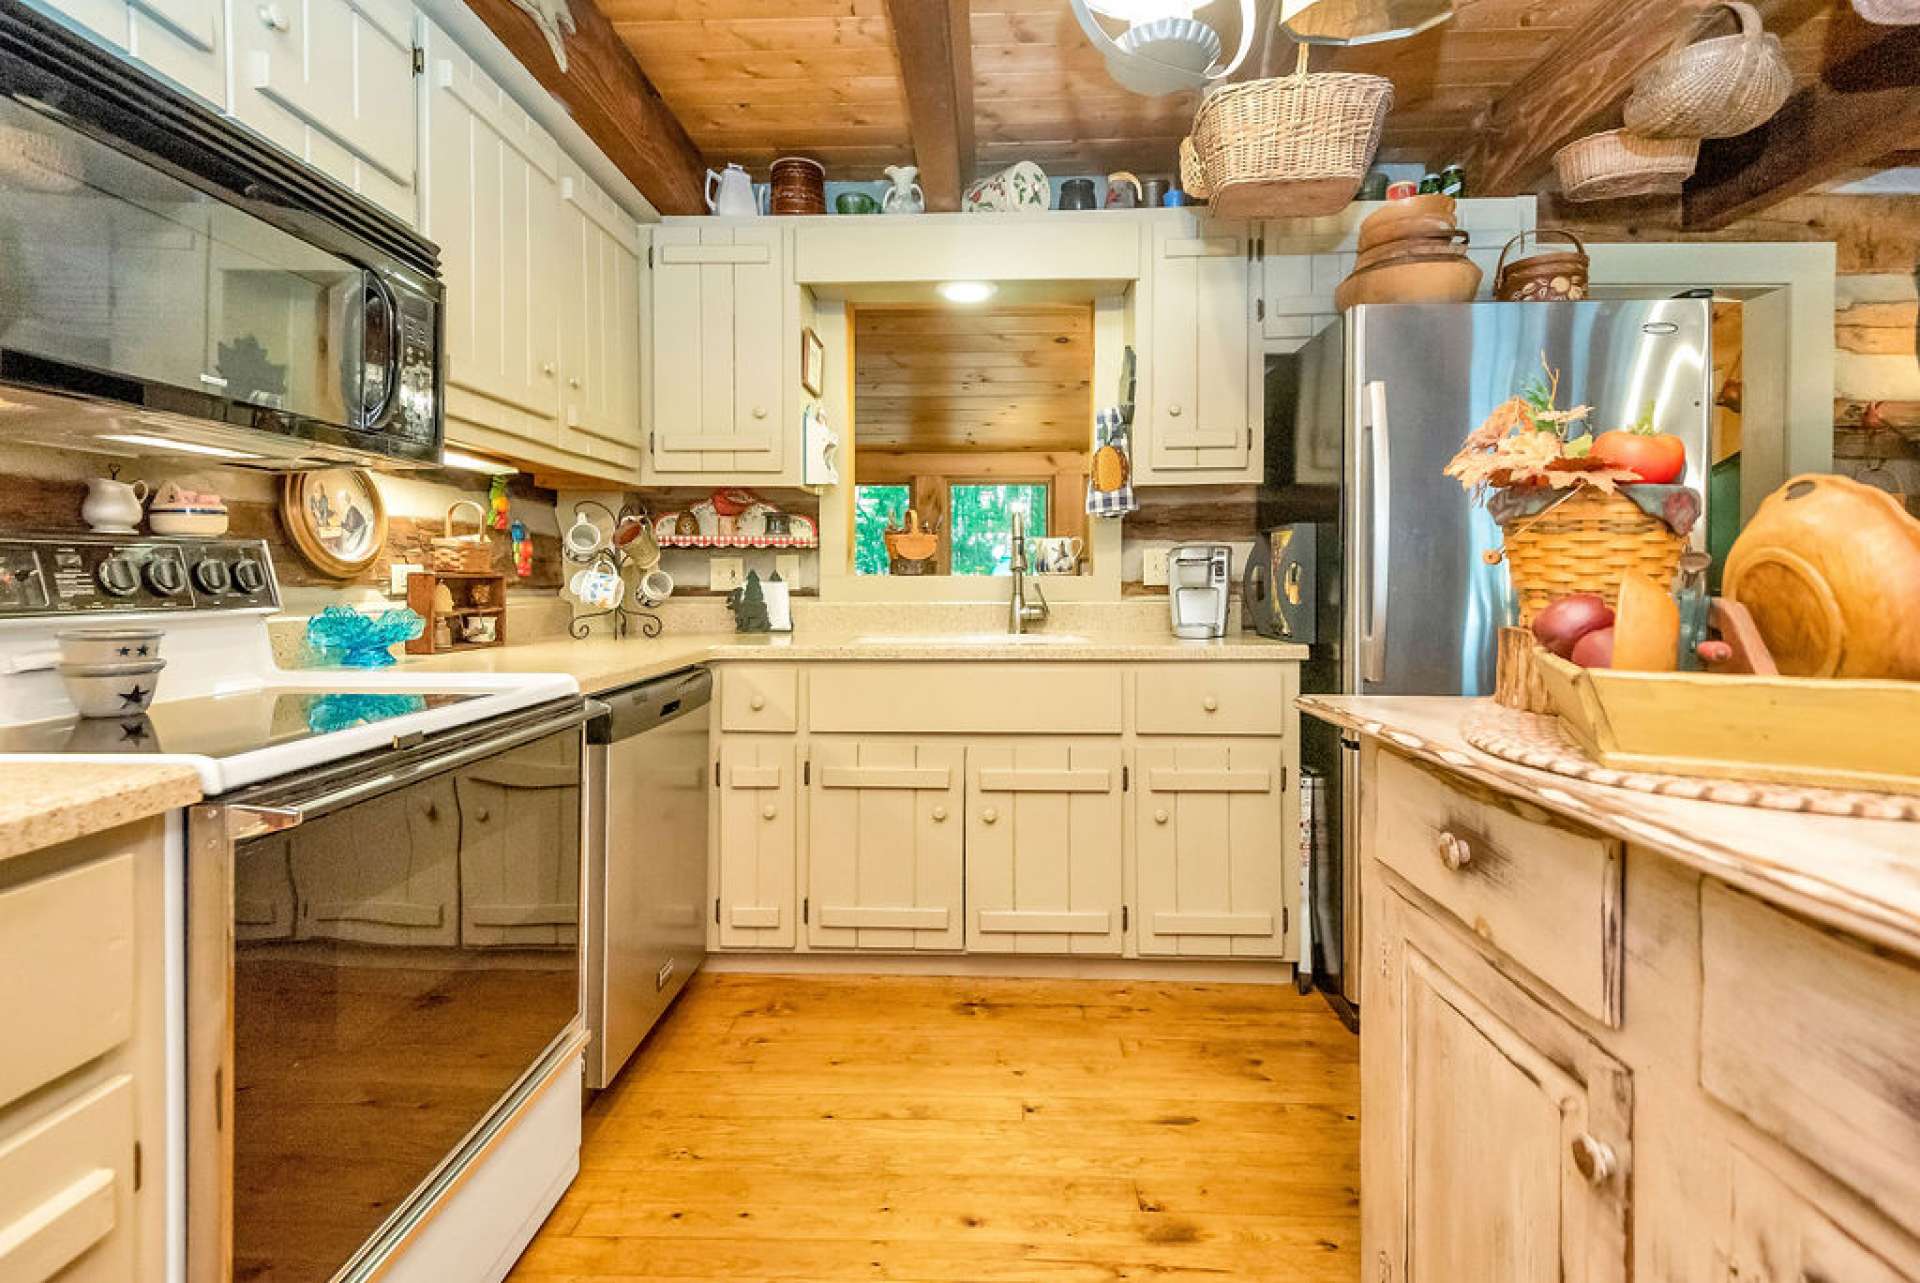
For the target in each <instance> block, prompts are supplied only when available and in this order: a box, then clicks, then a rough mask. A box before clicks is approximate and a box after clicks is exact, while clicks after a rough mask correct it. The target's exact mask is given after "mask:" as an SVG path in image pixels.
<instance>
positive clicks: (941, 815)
mask: <svg viewBox="0 0 1920 1283" xmlns="http://www.w3.org/2000/svg"><path fill="white" fill-rule="evenodd" d="M946 818H947V808H946V807H944V806H936V807H934V808H933V822H934V823H935V824H941V823H944V822H945V821H946Z"/></svg>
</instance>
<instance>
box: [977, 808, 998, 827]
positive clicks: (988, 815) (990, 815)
mask: <svg viewBox="0 0 1920 1283" xmlns="http://www.w3.org/2000/svg"><path fill="white" fill-rule="evenodd" d="M999 818H1000V812H998V811H996V810H994V809H993V808H992V807H988V808H987V809H986V810H984V811H982V812H980V822H981V823H982V824H992V823H994V822H995V821H997V820H998V819H999Z"/></svg>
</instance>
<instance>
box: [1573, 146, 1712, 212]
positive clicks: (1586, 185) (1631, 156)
mask: <svg viewBox="0 0 1920 1283" xmlns="http://www.w3.org/2000/svg"><path fill="white" fill-rule="evenodd" d="M1699 163H1700V140H1699V139H1698V138H1679V139H1674V138H1642V137H1640V136H1639V135H1638V134H1633V133H1629V132H1628V131H1626V130H1624V129H1609V130H1607V131H1606V132H1605V133H1601V134H1589V135H1587V136H1586V137H1585V138H1579V139H1575V140H1574V141H1573V142H1570V143H1568V144H1567V145H1566V146H1565V147H1562V148H1561V149H1560V150H1559V151H1557V152H1555V153H1554V157H1553V168H1554V171H1555V172H1556V173H1557V174H1559V176H1560V191H1561V193H1562V194H1563V195H1564V196H1566V198H1567V199H1568V200H1571V201H1588V200H1618V199H1620V198H1621V197H1625V196H1654V195H1659V194H1663V193H1665V194H1672V193H1675V192H1678V191H1679V190H1680V188H1681V187H1682V186H1684V185H1685V183H1686V181H1687V179H1689V178H1691V177H1692V176H1693V170H1694V166H1696V165H1697V164H1699Z"/></svg>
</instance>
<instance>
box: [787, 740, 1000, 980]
mask: <svg viewBox="0 0 1920 1283" xmlns="http://www.w3.org/2000/svg"><path fill="white" fill-rule="evenodd" d="M963 758H964V750H963V748H962V747H961V745H959V744H958V743H953V742H946V743H932V744H923V743H915V742H913V741H911V740H905V739H856V738H848V737H842V736H822V737H820V738H818V739H816V740H814V741H813V750H812V762H811V764H810V765H809V768H808V770H809V773H810V774H811V777H812V786H811V788H810V789H809V791H808V798H807V800H808V806H809V815H808V831H807V862H808V877H807V887H808V898H809V905H808V914H809V917H808V922H809V926H808V931H807V943H808V944H809V945H812V946H813V947H815V948H821V949H894V950H903V949H959V948H960V947H961V946H962V945H963V944H964V943H965V941H966V931H965V923H964V921H963V919H962V914H963V905H962V898H963V891H964V888H963V886H962V882H963V876H964V875H963V873H962V859H963V856H962V842H963V835H964V833H965V831H966V823H965V818H964V816H963V815H962V814H961V808H962V806H963V805H964V798H965V792H964V790H963V788H962V779H961V775H962V767H963Z"/></svg>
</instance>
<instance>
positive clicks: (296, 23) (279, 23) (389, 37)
mask: <svg viewBox="0 0 1920 1283" xmlns="http://www.w3.org/2000/svg"><path fill="white" fill-rule="evenodd" d="M233 16H234V29H233V32H232V38H233V71H234V76H233V80H234V89H233V92H234V102H233V105H232V109H233V114H234V115H235V116H237V117H239V119H240V120H242V121H243V122H245V123H246V124H248V125H251V126H253V127H254V128H255V129H257V130H259V131H260V132H261V133H263V134H265V135H266V136H267V137H268V138H270V139H272V140H273V141H274V142H276V143H278V144H279V145H280V146H282V147H284V148H286V149H287V150H288V151H290V152H292V153H293V154H294V155H296V156H298V157H300V158H301V159H303V160H305V161H306V162H307V163H308V164H311V165H313V166H314V167H315V168H317V169H319V170H321V171H322V172H324V173H326V174H328V175H331V176H332V177H333V178H335V179H337V180H339V181H340V182H342V183H344V184H346V185H347V186H348V187H351V188H352V189H353V190H354V191H356V192H359V193H360V194H361V195H362V196H365V197H367V198H368V199H369V200H371V201H373V202H375V203H376V204H378V205H381V206H384V207H385V208H386V209H387V210H389V211H391V212H392V213H393V214H395V215H397V216H398V217H399V218H400V219H401V220H402V221H403V222H405V223H407V224H408V225H409V226H413V225H417V223H418V221H419V217H420V211H419V197H418V184H417V171H418V161H419V146H418V134H417V131H416V130H415V129H414V128H413V127H412V126H413V122H414V120H415V117H416V114H417V113H416V111H415V104H414V71H413V66H414V54H413V50H414V30H413V24H414V13H413V7H412V6H411V5H409V4H406V3H404V2H403V0H258V3H255V2H254V0H235V3H234V6H233Z"/></svg>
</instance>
